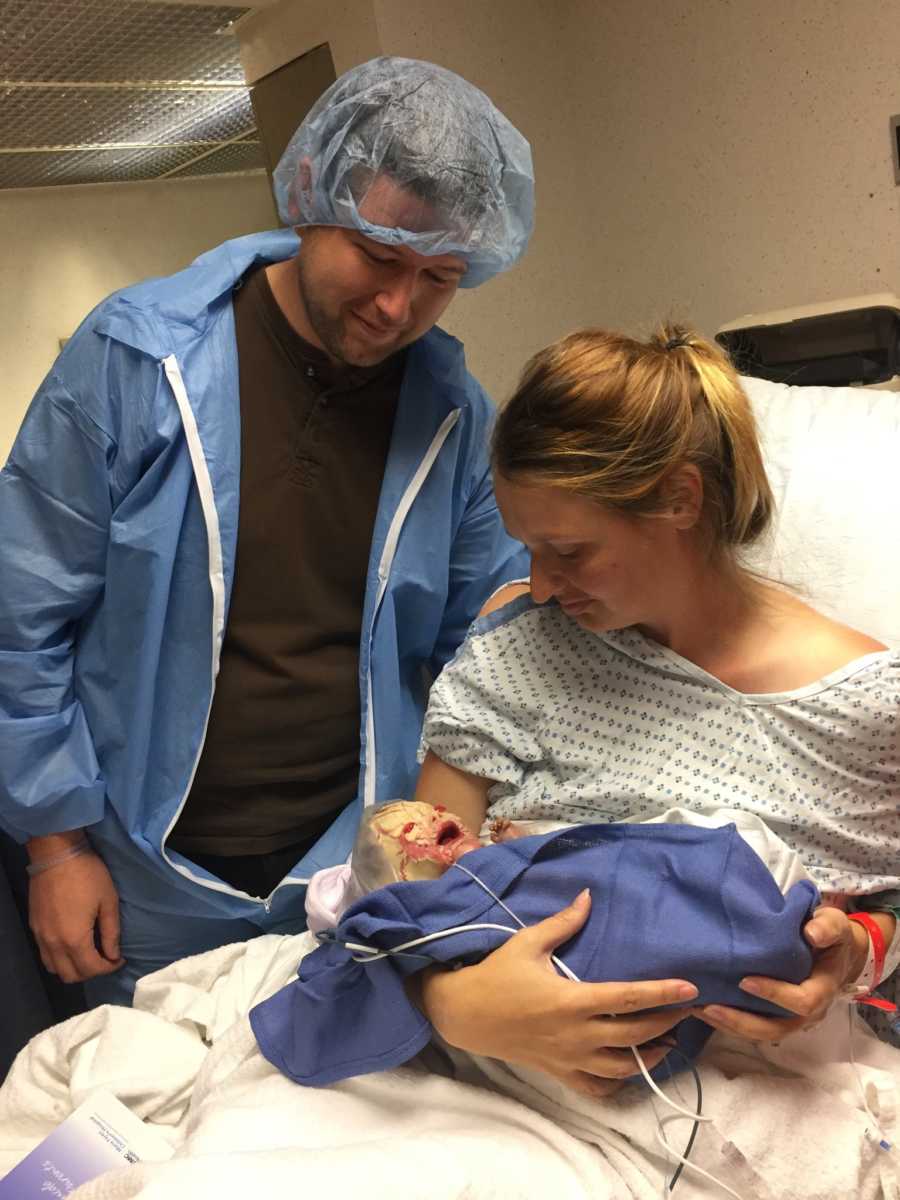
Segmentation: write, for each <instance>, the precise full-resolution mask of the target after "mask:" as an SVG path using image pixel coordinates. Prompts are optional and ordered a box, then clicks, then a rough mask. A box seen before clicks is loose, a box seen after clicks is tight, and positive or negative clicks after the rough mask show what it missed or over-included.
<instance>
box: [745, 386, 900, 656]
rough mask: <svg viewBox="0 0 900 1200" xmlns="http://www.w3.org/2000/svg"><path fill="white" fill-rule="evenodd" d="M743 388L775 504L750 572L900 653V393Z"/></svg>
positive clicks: (826, 388) (813, 388) (810, 388)
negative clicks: (756, 425)
mask: <svg viewBox="0 0 900 1200" xmlns="http://www.w3.org/2000/svg"><path fill="white" fill-rule="evenodd" d="M742 382H743V384H744V388H745V389H746V391H747V394H748V396H749V397H750V400H751V402H752V404H753V408H754V411H755V412H756V417H757V420H758V422H759V431H760V437H761V440H762V445H763V453H764V456H765V460H766V467H767V469H768V472H769V480H770V482H771V485H772V490H773V491H774V493H775V499H776V502H777V505H778V511H777V514H776V518H775V522H774V531H773V535H772V537H771V538H769V539H766V542H765V543H764V544H762V545H760V546H759V547H756V548H754V551H753V556H752V562H751V565H752V566H753V567H755V568H756V569H758V570H760V571H762V572H764V573H765V574H766V575H768V576H770V577H772V578H775V579H779V580H782V581H784V582H785V583H788V584H791V585H793V586H795V587H797V588H798V589H799V590H800V593H801V595H802V596H803V598H804V599H806V600H807V601H808V602H809V603H810V604H812V605H813V606H814V607H816V608H818V609H820V610H821V611H822V612H826V613H828V614H829V615H830V616H833V617H836V618H837V619H838V620H840V621H843V622H845V623H846V624H848V625H852V626H853V627H854V628H855V629H860V630H862V631H863V632H864V633H868V634H870V635H871V636H872V637H876V638H879V639H880V640H881V641H883V642H885V643H886V644H888V645H890V646H900V393H898V392H888V391H876V390H869V389H862V388H846V387H843V388H831V387H788V386H787V385H786V384H782V383H769V382H767V381H766V380H764V379H748V378H745V379H743V380H742Z"/></svg>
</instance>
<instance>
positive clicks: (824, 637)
mask: <svg viewBox="0 0 900 1200" xmlns="http://www.w3.org/2000/svg"><path fill="white" fill-rule="evenodd" d="M777 605H778V619H777V620H776V622H775V624H774V629H773V633H774V636H773V638H772V641H771V644H770V649H771V658H770V669H771V670H773V672H775V673H777V674H778V675H779V676H780V677H781V686H780V687H773V688H771V689H766V690H772V691H776V690H777V691H781V690H784V691H787V690H790V689H791V688H800V687H803V686H805V685H807V684H812V683H814V682H816V681H818V680H822V679H827V678H828V677H829V676H832V675H834V674H835V673H836V672H841V671H843V670H844V669H845V668H848V667H852V666H853V665H854V664H856V663H858V662H859V661H860V660H863V659H868V658H869V656H871V655H875V654H880V653H883V652H886V651H887V650H888V647H887V646H885V644H884V643H883V642H880V641H879V640H878V639H877V638H874V637H871V636H870V635H869V634H867V633H864V632H862V631H861V630H859V629H853V628H852V627H851V626H849V625H844V624H843V623H842V622H840V621H837V620H835V619H834V618H832V617H829V616H826V615H825V613H821V612H819V611H818V610H817V609H814V608H812V607H811V606H810V605H808V604H806V603H804V602H803V601H801V600H800V599H799V598H797V597H787V598H783V599H780V600H779V601H778V602H777ZM885 657H886V660H887V661H890V659H891V657H892V656H891V655H889V654H886V655H885Z"/></svg>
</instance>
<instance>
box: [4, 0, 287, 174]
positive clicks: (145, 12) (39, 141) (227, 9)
mask: <svg viewBox="0 0 900 1200" xmlns="http://www.w3.org/2000/svg"><path fill="white" fill-rule="evenodd" d="M246 11H247V9H246V8H245V7H237V6H234V5H221V6H216V7H210V6H207V5H180V4H178V5H175V4H162V3H151V2H148V0H0V187H4V188H11V187H35V186H46V185H52V184H68V183H100V182H112V181H121V180H141V179H158V178H163V177H165V178H172V177H184V176H187V175H207V174H210V173H212V172H216V171H248V170H258V169H260V168H262V167H263V165H264V159H263V154H262V148H261V146H260V144H259V141H258V139H257V137H256V131H255V125H254V119H253V112H252V109H251V107H250V100H249V94H248V91H247V87H246V84H245V83H244V80H243V73H242V71H241V66H240V61H239V58H238V50H237V43H236V41H235V38H234V37H233V35H232V34H231V33H230V32H229V26H230V25H231V23H232V22H233V21H235V20H236V19H237V18H238V17H239V16H241V15H243V13H245V12H246Z"/></svg>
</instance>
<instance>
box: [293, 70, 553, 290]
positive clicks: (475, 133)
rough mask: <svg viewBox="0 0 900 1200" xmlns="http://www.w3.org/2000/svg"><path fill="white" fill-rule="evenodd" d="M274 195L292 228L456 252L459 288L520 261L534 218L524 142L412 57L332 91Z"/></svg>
mask: <svg viewBox="0 0 900 1200" xmlns="http://www.w3.org/2000/svg"><path fill="white" fill-rule="evenodd" d="M275 195H276V199H277V201H278V213H279V215H280V217H281V219H282V221H283V222H284V223H285V224H286V225H338V226H341V227H342V228H344V229H357V230H359V232H360V233H363V234H365V235H366V236H367V237H371V238H374V239H375V240H376V241H379V242H384V243H385V244H386V245H402V246H409V247H410V249H412V250H415V251H417V252H418V253H419V254H427V255H435V254H454V255H456V256H457V257H459V258H461V259H463V260H464V261H465V262H466V264H467V269H466V273H465V275H464V276H463V278H462V280H461V281H460V283H461V286H462V287H477V286H478V284H480V283H483V282H484V281H485V280H486V279H490V278H491V276H492V275H496V274H498V273H499V272H500V271H506V270H508V269H509V268H510V267H511V266H513V265H514V264H515V263H516V261H517V260H518V259H519V258H520V257H521V256H522V254H524V252H525V248H526V247H527V245H528V239H529V237H530V236H531V229H532V225H533V221H534V170H533V167H532V163H531V148H530V146H529V145H528V142H527V141H526V140H525V138H523V137H522V135H521V134H520V133H519V131H518V130H517V129H516V128H515V127H514V126H513V125H512V124H510V122H509V121H508V120H507V119H506V117H504V116H503V114H502V113H501V112H499V111H498V110H497V109H496V108H495V107H494V105H493V104H492V103H491V101H490V100H489V99H488V97H487V96H486V95H485V94H484V92H481V91H479V90H478V88H476V87H473V86H472V84H470V83H467V82H466V81H465V80H464V79H461V78H460V77H459V76H458V75H454V74H453V72H452V71H447V70H445V69H444V68H443V67H437V66H435V65H434V64H433V63H427V62H417V61H415V60H414V59H409V58H376V59H373V60H372V61H371V62H367V63H363V64H362V66H359V67H354V68H353V69H352V70H350V71H348V72H347V73H346V74H345V75H342V76H341V77H340V79H338V80H337V81H336V82H335V83H333V84H332V85H331V87H330V88H329V89H328V91H327V92H325V94H324V95H323V96H321V97H320V99H319V100H318V101H317V102H316V104H315V105H314V106H313V107H312V109H310V111H309V113H308V114H307V117H306V119H305V120H304V122H303V124H302V125H301V126H300V128H299V129H298V130H297V132H296V133H295V134H294V136H293V137H292V138H291V140H290V142H289V143H288V147H287V149H286V150H285V152H284V154H283V155H282V157H281V161H280V162H279V164H278V166H277V167H276V169H275ZM382 222H383V223H382Z"/></svg>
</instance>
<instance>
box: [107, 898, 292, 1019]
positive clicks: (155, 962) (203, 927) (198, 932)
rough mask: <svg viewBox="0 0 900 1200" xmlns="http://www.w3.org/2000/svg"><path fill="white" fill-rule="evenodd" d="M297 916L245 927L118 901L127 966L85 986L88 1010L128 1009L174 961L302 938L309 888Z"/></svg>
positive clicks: (226, 920)
mask: <svg viewBox="0 0 900 1200" xmlns="http://www.w3.org/2000/svg"><path fill="white" fill-rule="evenodd" d="M296 892H297V905H296V910H297V911H296V913H292V914H291V915H290V916H289V917H288V918H285V917H284V915H283V914H282V915H281V917H280V918H279V919H276V920H272V921H271V922H269V921H267V920H266V918H265V913H264V912H263V913H261V917H262V919H261V920H260V921H259V923H257V922H256V921H247V920H241V919H229V918H227V917H179V916H173V915H172V913H160V912H155V911H152V910H151V909H146V908H140V907H138V906H137V905H136V904H133V903H131V902H130V901H128V900H125V899H123V898H122V897H121V896H120V897H119V920H120V922H121V937H120V942H121V953H122V957H123V958H124V959H125V965H124V966H123V967H120V968H119V970H118V971H113V973H112V974H111V975H98V976H96V977H95V978H94V979H88V980H86V981H85V984H84V993H85V996H86V997H87V1003H88V1006H89V1007H90V1008H94V1007H96V1006H97V1005H98V1004H124V1005H130V1004H131V1001H132V998H133V997H134V988H135V984H136V983H137V981H138V980H139V979H140V978H141V977H142V976H144V975H149V974H151V973H152V972H153V971H159V970H160V969H161V968H162V967H167V966H168V965H169V964H170V963H173V962H175V960H176V959H179V958H186V957H187V956H188V955H190V954H202V953H204V952H205V951H206V950H215V949H217V948H218V947H219V946H227V945H230V944H231V943H232V942H246V941H249V940H250V938H255V937H259V936H260V934H263V933H302V932H303V930H304V929H305V928H306V910H305V908H304V898H305V896H306V890H305V888H297V889H296Z"/></svg>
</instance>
